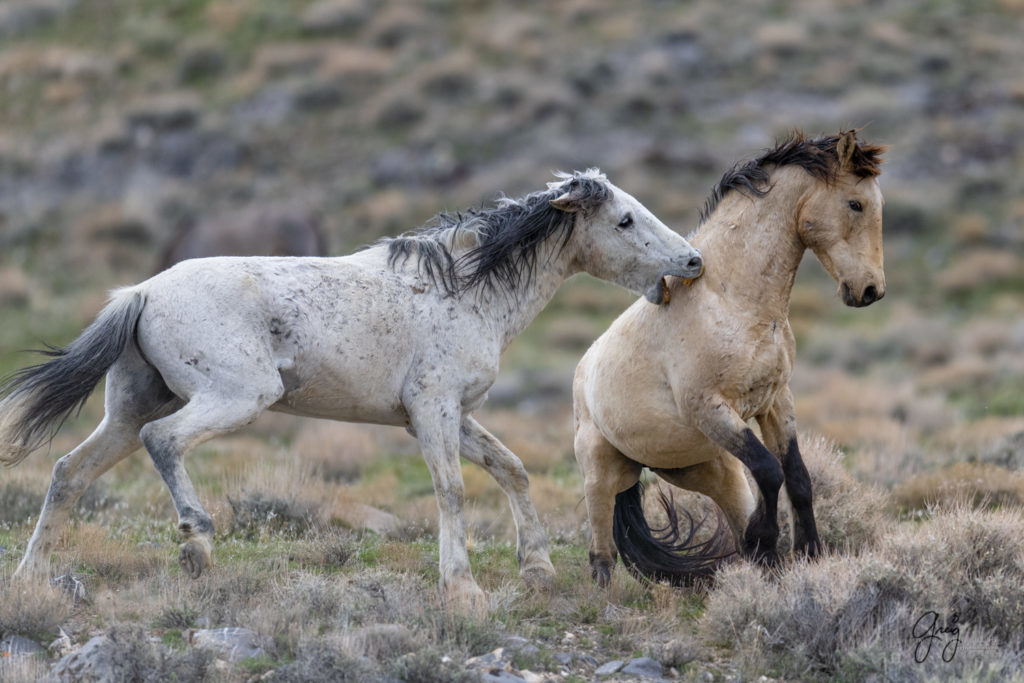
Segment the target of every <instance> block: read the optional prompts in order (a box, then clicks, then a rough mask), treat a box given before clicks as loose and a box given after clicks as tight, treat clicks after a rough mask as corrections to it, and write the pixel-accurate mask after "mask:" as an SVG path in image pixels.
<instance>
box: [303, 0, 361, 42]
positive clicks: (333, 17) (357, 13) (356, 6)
mask: <svg viewBox="0 0 1024 683" xmlns="http://www.w3.org/2000/svg"><path fill="white" fill-rule="evenodd" d="M369 16H370V7H369V4H368V3H367V2H366V1H365V0H320V2H314V3H313V4H312V5H310V6H309V7H308V8H307V9H306V11H305V12H303V13H302V29H303V30H304V31H306V32H307V33H315V34H327V33H339V32H343V31H349V30H351V29H354V28H357V27H359V26H361V25H362V24H363V23H365V22H366V20H367V19H368V18H369Z"/></svg>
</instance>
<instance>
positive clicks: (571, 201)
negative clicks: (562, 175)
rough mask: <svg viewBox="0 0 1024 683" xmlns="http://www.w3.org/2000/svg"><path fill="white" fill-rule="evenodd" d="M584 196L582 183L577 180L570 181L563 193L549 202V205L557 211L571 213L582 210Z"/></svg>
mask: <svg viewBox="0 0 1024 683" xmlns="http://www.w3.org/2000/svg"><path fill="white" fill-rule="evenodd" d="M584 194H585V190H584V188H583V183H581V182H580V181H579V180H570V181H569V183H568V185H567V186H566V190H565V192H564V193H563V194H562V195H561V196H560V197H555V198H554V199H552V200H550V203H551V206H553V207H555V208H556V209H558V210H559V211H567V212H569V213H573V212H575V211H579V210H580V208H582V205H583V196H584Z"/></svg>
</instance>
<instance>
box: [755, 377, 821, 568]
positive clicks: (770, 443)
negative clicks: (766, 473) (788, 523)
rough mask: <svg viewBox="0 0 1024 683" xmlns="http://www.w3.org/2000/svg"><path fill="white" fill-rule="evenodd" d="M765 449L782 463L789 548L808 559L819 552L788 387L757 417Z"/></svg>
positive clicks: (816, 528) (808, 481) (809, 487)
mask: <svg viewBox="0 0 1024 683" xmlns="http://www.w3.org/2000/svg"><path fill="white" fill-rule="evenodd" d="M757 423H758V425H759V426H760V427H761V434H762V435H763V436H764V443H765V446H767V447H768V450H770V451H771V452H772V453H774V454H775V455H776V456H777V457H778V458H779V460H781V461H782V472H783V474H784V475H785V478H786V493H788V494H789V501H790V503H791V504H792V506H793V549H794V550H796V551H797V552H802V553H804V554H805V555H807V556H808V557H816V556H817V555H819V554H820V553H821V540H820V539H819V538H818V527H817V525H816V524H815V522H814V505H813V497H812V493H811V477H810V474H808V472H807V466H806V465H804V461H803V458H802V457H800V448H799V446H798V445H797V439H796V418H795V417H794V409H793V394H792V392H791V391H790V390H789V388H788V387H787V388H785V389H783V390H782V391H780V392H779V395H778V396H777V397H776V399H775V403H774V404H773V405H772V408H771V411H770V412H769V413H768V414H767V415H765V416H761V417H758V418H757Z"/></svg>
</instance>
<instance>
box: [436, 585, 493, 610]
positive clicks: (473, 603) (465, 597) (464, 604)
mask: <svg viewBox="0 0 1024 683" xmlns="http://www.w3.org/2000/svg"><path fill="white" fill-rule="evenodd" d="M441 596H442V599H443V601H444V606H445V608H446V609H449V610H451V611H452V612H454V613H456V614H460V615H462V616H464V617H470V618H473V619H483V618H484V617H486V616H487V612H488V605H487V594H486V593H484V592H483V591H482V590H481V589H480V587H479V586H477V585H476V584H475V583H473V582H472V581H468V582H464V583H462V584H461V585H458V586H451V587H449V588H448V590H447V591H442V593H441Z"/></svg>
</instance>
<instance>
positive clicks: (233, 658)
mask: <svg viewBox="0 0 1024 683" xmlns="http://www.w3.org/2000/svg"><path fill="white" fill-rule="evenodd" d="M186 635H187V641H188V643H189V644H190V645H192V646H194V647H205V648H209V649H211V650H216V651H217V652H218V653H219V654H220V655H222V656H223V657H226V658H227V660H228V661H229V662H237V661H241V660H243V659H248V658H249V657H259V656H261V655H263V654H264V650H263V648H262V647H260V636H259V635H258V634H257V633H255V632H253V631H250V630H249V629H247V628H241V627H238V626H227V627H225V628H212V629H198V630H194V631H188V632H187V633H186Z"/></svg>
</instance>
